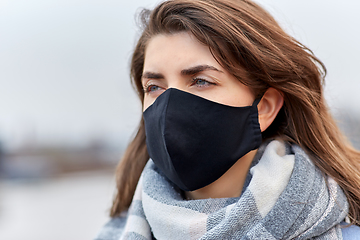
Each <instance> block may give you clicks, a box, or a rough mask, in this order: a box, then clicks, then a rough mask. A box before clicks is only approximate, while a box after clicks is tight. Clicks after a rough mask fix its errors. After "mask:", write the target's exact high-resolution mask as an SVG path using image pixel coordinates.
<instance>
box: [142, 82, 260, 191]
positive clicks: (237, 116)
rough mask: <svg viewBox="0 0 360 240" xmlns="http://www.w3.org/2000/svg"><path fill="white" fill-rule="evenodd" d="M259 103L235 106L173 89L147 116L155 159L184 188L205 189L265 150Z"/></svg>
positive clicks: (151, 152)
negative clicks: (245, 158) (252, 154)
mask: <svg viewBox="0 0 360 240" xmlns="http://www.w3.org/2000/svg"><path fill="white" fill-rule="evenodd" d="M259 101H260V99H256V100H255V101H254V103H253V104H252V106H246V107H232V106H227V105H224V104H220V103H216V102H213V101H210V100H207V99H204V98H202V97H199V96H196V95H193V94H191V93H187V92H184V91H180V90H178V89H175V88H169V89H168V90H166V91H165V92H164V93H162V94H161V95H160V96H159V97H158V98H157V99H156V100H155V102H154V103H153V104H152V105H151V106H149V107H148V108H147V109H146V110H145V111H144V113H143V116H144V121H145V132H146V145H147V150H148V152H149V155H150V157H151V159H152V160H153V161H154V163H155V165H156V166H157V167H158V168H159V169H160V170H161V172H162V173H163V174H164V175H165V176H166V177H167V178H168V179H170V180H171V181H172V182H173V183H174V184H175V185H177V186H178V187H179V188H180V189H182V190H184V191H194V190H196V189H199V188H202V187H205V186H206V185H208V184H210V183H212V182H214V181H216V180H217V179H218V178H220V177H221V176H222V175H223V174H224V173H225V172H226V171H227V170H228V169H229V168H231V166H233V165H234V163H236V162H237V160H239V158H241V157H242V156H244V155H245V154H247V153H248V152H250V151H251V150H254V149H257V148H258V147H259V146H260V144H261V139H262V138H261V130H260V125H259V121H258V110H257V104H258V103H259Z"/></svg>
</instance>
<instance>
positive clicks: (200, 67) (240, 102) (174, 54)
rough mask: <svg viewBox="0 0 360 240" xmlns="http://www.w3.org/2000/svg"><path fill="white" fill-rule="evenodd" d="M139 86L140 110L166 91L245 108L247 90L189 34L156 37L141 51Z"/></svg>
mask: <svg viewBox="0 0 360 240" xmlns="http://www.w3.org/2000/svg"><path fill="white" fill-rule="evenodd" d="M142 85H143V88H144V91H145V94H144V106H143V110H145V109H146V108H148V107H149V106H150V105H151V104H152V103H153V102H154V101H155V100H156V98H157V97H158V96H159V95H160V94H161V93H163V92H164V91H165V90H166V89H168V88H177V89H179V90H182V91H185V92H189V93H192V94H194V95H198V96H200V97H203V98H206V99H208V100H211V101H214V102H218V103H222V104H225V105H229V106H235V107H242V106H249V105H251V104H252V103H253V101H254V95H253V93H252V92H251V90H250V89H249V88H248V87H247V86H245V85H244V84H242V83H240V82H239V81H238V80H237V79H236V78H235V77H234V76H233V75H231V74H229V73H228V72H227V71H226V70H225V69H224V68H222V67H221V66H220V64H219V63H218V62H217V61H216V60H215V58H214V57H213V56H212V55H211V52H210V50H209V48H208V47H207V46H205V45H203V44H201V43H200V42H199V41H198V40H197V39H196V38H195V37H194V36H193V35H191V34H189V33H187V32H181V33H176V34H171V35H163V34H159V35H156V36H155V37H153V38H152V39H150V41H149V43H148V46H147V48H146V51H145V62H144V70H143V75H142Z"/></svg>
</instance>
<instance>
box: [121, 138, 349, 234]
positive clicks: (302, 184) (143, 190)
mask: <svg viewBox="0 0 360 240" xmlns="http://www.w3.org/2000/svg"><path fill="white" fill-rule="evenodd" d="M259 151H260V152H262V156H261V158H260V160H259V161H257V162H256V165H254V166H253V167H251V169H250V171H249V176H250V178H249V183H248V184H247V186H246V188H245V190H244V192H243V194H242V195H241V197H239V198H221V199H202V200H189V201H187V200H184V199H183V198H182V196H181V194H180V191H179V189H177V188H176V187H175V186H174V185H173V184H172V183H171V182H169V181H168V180H167V179H166V177H164V176H163V175H162V174H161V173H160V172H159V170H158V169H157V168H156V166H155V165H154V163H153V162H152V161H151V160H150V161H149V162H148V164H147V166H146V167H145V169H144V171H143V174H142V176H141V178H140V180H139V183H138V186H137V189H136V192H135V195H134V199H133V201H132V204H131V206H130V208H129V212H128V217H127V222H126V224H125V227H124V230H123V233H122V236H121V238H120V239H153V238H155V239H159V240H160V239H175V240H176V239H179V240H180V239H181V240H183V239H309V238H314V239H342V233H341V229H340V226H339V223H340V222H341V221H342V220H343V219H344V218H345V216H346V215H347V213H348V202H347V200H346V197H345V195H344V193H343V192H342V190H341V189H340V187H339V186H338V185H337V183H336V182H335V181H334V180H333V179H332V178H330V177H326V176H324V174H322V172H321V171H320V170H319V169H317V168H316V167H315V166H314V164H313V163H312V162H311V161H310V159H309V157H308V156H307V155H306V153H305V152H304V151H303V150H302V149H301V148H299V147H298V146H296V145H292V146H290V145H286V144H284V143H283V142H280V141H276V140H275V141H272V142H270V143H269V144H268V145H267V146H266V147H265V146H263V149H261V148H260V149H259Z"/></svg>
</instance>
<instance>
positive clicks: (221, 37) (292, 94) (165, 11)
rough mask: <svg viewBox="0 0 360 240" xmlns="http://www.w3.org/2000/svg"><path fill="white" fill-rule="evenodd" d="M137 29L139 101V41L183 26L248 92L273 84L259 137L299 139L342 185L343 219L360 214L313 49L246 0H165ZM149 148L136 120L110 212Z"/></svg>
mask: <svg viewBox="0 0 360 240" xmlns="http://www.w3.org/2000/svg"><path fill="white" fill-rule="evenodd" d="M140 16H141V19H142V24H143V28H144V30H143V33H142V35H141V37H140V39H139V41H138V43H137V45H136V48H135V50H134V53H133V56H132V62H131V78H132V81H133V84H134V86H135V88H136V90H137V93H138V94H139V97H140V99H141V101H143V97H144V93H143V89H142V85H141V76H142V71H143V65H144V57H145V50H146V45H147V43H148V41H149V39H151V38H152V37H153V36H155V35H157V34H174V33H177V32H182V31H187V32H190V33H191V34H193V35H194V36H195V37H196V38H197V39H198V40H199V41H200V42H201V43H203V44H204V45H206V46H208V47H209V49H210V51H211V53H212V54H213V56H214V58H215V59H216V60H217V61H218V62H219V63H220V64H221V65H222V66H223V67H224V68H225V69H226V70H227V71H228V72H230V73H231V74H233V75H234V76H235V77H236V78H237V79H238V80H239V81H240V82H242V83H243V84H245V85H247V86H249V87H250V88H251V89H252V90H253V91H254V93H255V94H256V95H258V96H260V95H262V94H263V93H264V92H265V91H266V89H268V88H269V87H273V88H275V89H277V90H278V91H280V92H282V94H283V96H284V105H283V107H282V109H281V110H280V112H279V114H278V116H277V117H276V119H275V121H274V122H273V124H272V125H271V126H270V127H269V128H268V129H267V130H266V131H265V132H263V138H264V139H267V138H271V137H275V136H276V137H278V138H282V139H284V140H286V141H290V142H293V143H296V144H298V145H300V146H301V147H302V148H304V149H305V150H306V151H307V152H308V153H309V154H310V155H311V156H312V158H313V161H314V163H315V164H316V166H317V167H319V168H320V169H321V170H322V171H323V172H324V173H325V174H327V175H329V176H331V177H332V178H334V179H335V180H336V181H337V182H338V184H339V185H340V186H341V187H342V189H343V190H344V192H345V194H346V196H347V198H348V201H349V204H350V214H349V216H350V219H351V221H352V223H355V224H357V225H359V221H360V166H359V162H360V153H359V152H358V151H356V150H355V149H354V148H352V146H351V145H350V143H349V142H348V141H347V140H346V138H345V137H344V136H343V135H342V133H341V132H340V130H339V129H338V127H337V126H336V124H335V121H334V119H333V118H332V116H331V114H330V113H329V110H328V107H327V105H326V103H325V100H324V94H323V80H324V77H325V74H326V69H325V67H324V65H323V64H322V62H321V61H320V60H318V59H317V58H316V57H315V56H314V55H313V53H312V52H311V51H310V50H309V49H308V48H306V47H305V46H303V45H302V44H301V43H299V42H298V41H296V40H295V39H294V38H292V37H291V36H289V35H288V34H286V33H285V32H284V31H283V30H282V29H281V28H280V26H279V25H278V24H277V22H276V21H275V20H274V19H273V17H272V16H271V15H270V14H268V13H267V12H266V11H265V10H264V9H262V8H261V7H259V6H258V5H256V4H255V3H253V2H252V1H250V0H170V1H165V2H163V3H161V4H160V5H158V6H157V7H156V8H155V9H154V10H153V11H148V10H144V11H143V12H142V13H141V15H140ZM148 158H149V156H148V153H147V150H146V143H145V130H144V123H143V120H141V122H140V126H139V128H138V132H137V134H136V136H135V138H134V139H133V141H132V142H131V143H130V145H129V146H128V148H127V150H126V152H125V155H124V156H123V158H122V160H121V161H120V163H119V166H118V168H117V172H116V174H117V195H116V197H115V199H114V203H113V206H112V209H111V216H113V217H114V216H116V215H118V214H120V213H121V212H122V211H123V210H125V209H126V208H128V207H129V205H130V202H131V199H132V196H133V194H134V190H135V187H136V184H137V182H138V179H139V176H140V173H141V171H142V170H143V168H144V166H145V163H146V162H147V160H148Z"/></svg>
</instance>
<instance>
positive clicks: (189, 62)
mask: <svg viewBox="0 0 360 240" xmlns="http://www.w3.org/2000/svg"><path fill="white" fill-rule="evenodd" d="M142 85H143V88H144V91H145V95H144V105H143V110H146V108H148V107H149V106H150V105H151V104H152V103H153V102H154V101H155V100H156V98H157V97H158V96H159V95H160V94H161V93H163V92H164V91H165V90H166V89H168V88H177V89H179V90H182V91H185V92H189V93H192V94H194V95H198V96H200V97H203V98H206V99H208V100H211V101H214V102H218V103H222V104H225V105H229V106H235V107H243V106H249V105H252V103H253V101H254V100H255V96H254V95H253V93H252V91H251V90H250V89H249V88H248V87H247V86H245V85H244V84H242V83H240V82H239V81H238V80H237V79H236V78H235V77H234V76H233V75H231V74H229V73H228V72H227V71H226V70H225V69H224V68H223V67H221V65H220V64H219V63H218V62H217V61H216V60H215V58H214V57H213V56H212V55H211V52H210V50H209V48H208V47H207V46H205V45H203V44H201V43H200V42H199V41H198V40H197V39H196V38H195V37H194V36H192V35H191V34H189V33H187V32H181V33H176V34H171V35H163V34H159V35H157V36H155V37H153V38H152V39H151V40H150V41H149V43H148V45H147V48H146V52H145V63H144V69H143V77H142ZM282 104H283V97H282V95H281V93H279V92H278V91H277V90H275V89H272V88H269V89H268V90H267V91H266V93H265V94H264V96H263V97H262V99H261V101H260V103H259V105H258V110H259V123H260V128H261V131H264V130H265V129H266V128H267V127H268V126H269V125H270V124H271V123H272V121H273V120H274V119H275V117H276V115H277V113H278V112H279V110H280V108H281V107H282ZM256 151H257V150H254V151H251V152H249V153H248V154H246V155H245V156H243V157H242V158H240V159H239V160H238V161H237V162H236V163H235V164H234V165H233V166H232V167H231V168H230V169H229V170H228V171H227V172H226V173H225V174H224V175H223V176H222V177H220V178H219V179H218V180H216V181H215V182H213V183H211V184H209V185H207V186H205V187H204V188H201V189H198V190H195V191H192V192H186V196H187V197H188V198H190V199H203V198H224V197H237V196H240V194H241V190H242V187H243V185H244V181H245V178H246V175H247V172H248V170H249V167H250V164H251V162H252V160H253V158H254V156H255V154H256Z"/></svg>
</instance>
